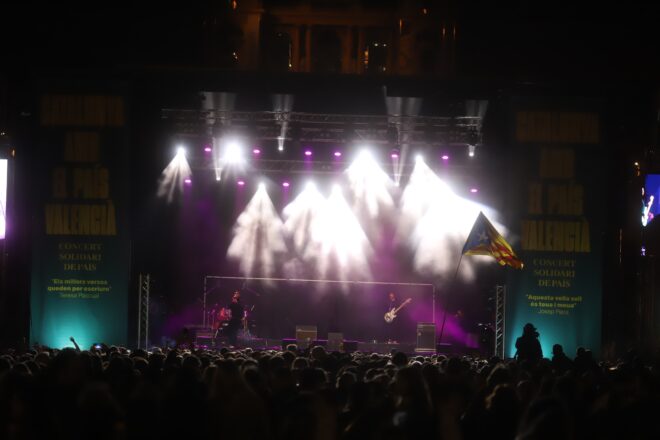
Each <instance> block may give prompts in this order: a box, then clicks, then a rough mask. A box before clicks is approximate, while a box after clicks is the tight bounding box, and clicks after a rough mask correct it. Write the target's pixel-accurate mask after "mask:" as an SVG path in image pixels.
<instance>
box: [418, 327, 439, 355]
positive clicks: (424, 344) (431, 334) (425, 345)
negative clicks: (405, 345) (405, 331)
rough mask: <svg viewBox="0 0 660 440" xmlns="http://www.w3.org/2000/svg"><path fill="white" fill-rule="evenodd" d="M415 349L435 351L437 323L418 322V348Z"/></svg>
mask: <svg viewBox="0 0 660 440" xmlns="http://www.w3.org/2000/svg"><path fill="white" fill-rule="evenodd" d="M415 351H418V352H419V351H423V352H430V351H432V352H435V324H433V323H432V322H418V323H417V348H416V349H415Z"/></svg>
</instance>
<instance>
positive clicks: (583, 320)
mask: <svg viewBox="0 0 660 440" xmlns="http://www.w3.org/2000/svg"><path fill="white" fill-rule="evenodd" d="M512 123H513V137H512V140H513V143H514V145H512V147H513V148H512V154H513V155H514V156H513V157H512V161H511V163H513V164H515V165H514V166H515V172H514V173H511V174H512V175H513V176H515V177H512V179H511V181H510V182H511V184H510V186H511V194H512V200H511V207H512V210H511V212H514V215H515V216H516V218H514V219H513V222H512V223H511V225H512V226H513V227H514V232H515V231H516V230H517V235H518V236H519V237H520V242H519V243H518V245H517V246H516V251H518V252H519V256H520V257H521V259H522V260H523V262H524V263H525V267H524V269H523V270H521V271H514V270H511V271H508V279H507V285H508V287H507V299H506V302H507V310H506V335H505V350H506V353H505V354H506V356H509V357H513V356H514V355H515V353H516V348H515V341H516V338H517V337H518V336H520V335H521V334H522V329H523V326H524V325H525V324H526V323H528V322H530V323H532V324H534V325H535V326H536V328H537V329H538V332H539V333H540V341H541V346H542V349H543V356H544V357H548V358H550V357H552V346H553V344H561V345H562V346H563V347H564V351H565V352H566V353H567V355H569V356H574V355H575V352H576V349H577V348H578V347H585V348H588V349H591V350H592V351H593V353H594V354H595V355H598V354H599V353H600V348H601V302H602V285H601V283H602V281H601V280H602V252H603V246H602V231H603V228H604V226H605V225H604V221H603V215H604V214H605V212H604V206H605V204H604V197H605V194H603V191H602V188H603V183H604V180H603V179H604V178H605V173H604V167H603V165H602V160H601V159H600V158H601V157H603V155H604V154H605V153H604V151H603V145H602V138H601V120H600V114H599V112H598V110H597V109H596V107H595V106H591V107H589V106H588V104H587V105H582V106H578V105H574V104H566V103H558V102H551V103H548V102H543V101H541V102H529V101H527V102H524V101H516V102H515V103H514V105H513V108H512ZM516 213H517V214H516Z"/></svg>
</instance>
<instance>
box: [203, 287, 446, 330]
mask: <svg viewBox="0 0 660 440" xmlns="http://www.w3.org/2000/svg"><path fill="white" fill-rule="evenodd" d="M209 280H238V281H264V282H287V283H319V284H343V285H351V286H359V285H371V286H409V287H427V288H430V289H431V301H432V309H433V311H432V322H433V323H434V324H435V322H436V319H435V294H436V289H435V286H434V285H433V284H429V283H396V282H386V281H346V280H327V279H306V278H265V277H236V276H219V275H205V276H204V292H203V296H202V308H203V310H202V313H203V315H202V327H208V326H209V325H210V323H208V322H207V310H206V298H207V295H208V293H209V292H210V290H213V288H212V289H210V290H209V289H208V281H209Z"/></svg>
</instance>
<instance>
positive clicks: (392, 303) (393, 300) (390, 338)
mask: <svg viewBox="0 0 660 440" xmlns="http://www.w3.org/2000/svg"><path fill="white" fill-rule="evenodd" d="M400 305H401V302H400V301H399V300H398V299H397V297H396V294H395V293H394V292H390V293H388V294H387V308H386V310H385V311H386V312H387V313H392V312H394V311H395V310H396V309H397V308H399V306H400ZM395 321H396V320H395ZM395 321H392V322H391V323H387V324H385V326H386V327H385V333H386V337H387V343H388V344H392V343H396V334H397V329H398V328H399V327H400V326H399V325H397V323H396V322H395Z"/></svg>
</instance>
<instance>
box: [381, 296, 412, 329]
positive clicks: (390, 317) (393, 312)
mask: <svg viewBox="0 0 660 440" xmlns="http://www.w3.org/2000/svg"><path fill="white" fill-rule="evenodd" d="M411 301H412V299H411V298H408V299H407V300H405V301H404V302H403V303H401V305H400V306H399V307H397V308H396V309H392V310H390V311H389V312H387V313H385V316H384V317H383V319H385V322H386V323H388V324H391V323H392V321H394V319H395V318H396V314H397V313H399V310H401V309H402V308H404V307H405V306H407V305H408V304H410V302H411Z"/></svg>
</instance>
